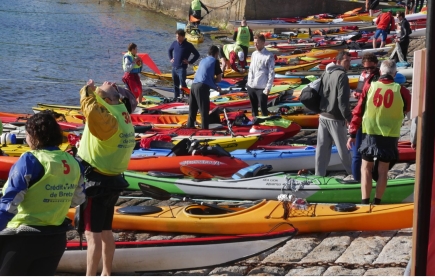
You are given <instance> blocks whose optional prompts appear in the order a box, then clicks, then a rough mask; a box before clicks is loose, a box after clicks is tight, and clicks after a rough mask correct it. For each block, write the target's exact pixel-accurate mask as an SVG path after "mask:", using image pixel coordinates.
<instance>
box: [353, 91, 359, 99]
mask: <svg viewBox="0 0 435 280" xmlns="http://www.w3.org/2000/svg"><path fill="white" fill-rule="evenodd" d="M353 97H354V98H356V99H358V98H359V93H358V92H356V91H354V92H353Z"/></svg>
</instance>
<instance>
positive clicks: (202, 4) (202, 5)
mask: <svg viewBox="0 0 435 280" xmlns="http://www.w3.org/2000/svg"><path fill="white" fill-rule="evenodd" d="M199 3H201V7H203V8H204V10H206V11H207V14H208V13H209V11H208V9H207V7H206V6H205V5H204V3H202V2H201V1H199Z"/></svg>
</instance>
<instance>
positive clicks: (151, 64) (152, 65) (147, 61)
mask: <svg viewBox="0 0 435 280" xmlns="http://www.w3.org/2000/svg"><path fill="white" fill-rule="evenodd" d="M137 56H139V57H140V58H141V59H142V61H143V63H144V64H145V65H146V66H148V67H149V68H150V69H151V70H153V71H154V72H155V73H157V74H159V75H161V74H162V72H161V71H160V69H159V67H157V65H156V64H155V63H154V61H153V60H152V59H151V57H150V56H149V55H148V54H147V53H138V54H137Z"/></svg>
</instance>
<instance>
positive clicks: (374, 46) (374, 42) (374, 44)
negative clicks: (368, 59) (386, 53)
mask: <svg viewBox="0 0 435 280" xmlns="http://www.w3.org/2000/svg"><path fill="white" fill-rule="evenodd" d="M373 48H374V49H376V39H375V38H373Z"/></svg>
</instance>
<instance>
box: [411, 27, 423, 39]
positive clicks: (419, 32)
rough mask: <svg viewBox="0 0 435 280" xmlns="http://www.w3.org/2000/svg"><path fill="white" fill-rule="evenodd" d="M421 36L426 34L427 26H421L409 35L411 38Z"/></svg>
mask: <svg viewBox="0 0 435 280" xmlns="http://www.w3.org/2000/svg"><path fill="white" fill-rule="evenodd" d="M421 36H426V28H419V29H416V30H412V33H411V35H409V37H410V38H415V37H421Z"/></svg>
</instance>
